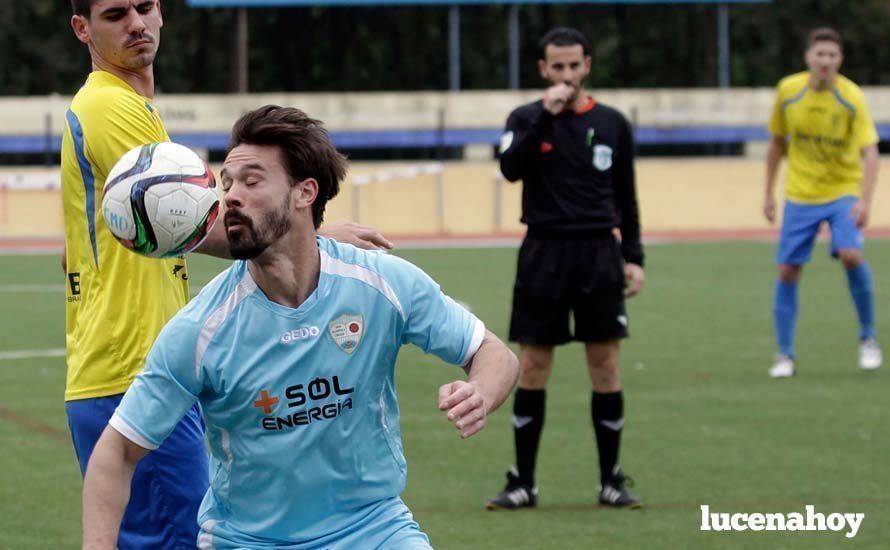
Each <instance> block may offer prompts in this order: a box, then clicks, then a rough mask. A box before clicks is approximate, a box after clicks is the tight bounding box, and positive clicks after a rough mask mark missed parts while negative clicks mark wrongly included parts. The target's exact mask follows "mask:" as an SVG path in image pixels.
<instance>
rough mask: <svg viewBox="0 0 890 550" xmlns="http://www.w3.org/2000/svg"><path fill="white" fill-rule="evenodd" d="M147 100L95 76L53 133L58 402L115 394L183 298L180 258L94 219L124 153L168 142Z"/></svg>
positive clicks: (100, 74) (183, 272) (121, 83)
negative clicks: (62, 327) (62, 348)
mask: <svg viewBox="0 0 890 550" xmlns="http://www.w3.org/2000/svg"><path fill="white" fill-rule="evenodd" d="M169 139H170V138H169V136H168V135H167V131H166V130H165V129H164V124H163V122H162V121H161V118H160V115H159V114H158V112H157V110H156V109H155V107H154V105H153V104H152V101H151V100H150V99H148V98H146V97H142V96H140V95H139V94H138V93H136V91H135V90H134V89H133V88H132V87H130V86H129V85H128V84H127V83H126V82H124V81H123V80H121V79H119V78H117V77H116V76H114V75H112V74H110V73H107V72H103V71H96V72H93V73H91V74H90V76H89V78H87V81H86V84H84V86H83V87H82V88H81V89H80V91H79V92H78V93H77V95H75V96H74V99H73V101H72V102H71V108H70V109H69V110H68V112H67V113H66V126H65V132H64V134H63V136H62V202H63V208H64V213H65V245H66V254H67V262H68V274H67V277H68V280H67V283H68V284H67V285H66V287H67V291H66V295H67V296H66V297H67V309H66V338H65V340H66V347H67V364H68V375H67V380H66V386H65V399H66V400H68V401H71V400H76V399H87V398H91V397H102V396H107V395H115V394H119V393H124V392H125V391H126V390H127V388H128V387H129V386H130V383H131V382H132V381H133V377H135V376H136V374H137V373H138V372H139V371H140V370H141V369H142V366H143V362H144V360H145V356H146V355H147V354H148V351H149V349H150V348H151V345H152V344H153V343H154V340H155V337H156V336H157V335H158V333H159V332H160V331H161V328H162V327H163V326H164V325H165V324H166V323H167V321H168V320H169V319H170V318H171V317H173V315H174V314H175V313H176V312H177V311H178V310H179V309H180V308H181V307H182V306H183V305H185V303H186V301H187V300H188V282H187V279H188V277H187V275H186V269H185V268H186V265H185V260H184V259H183V258H173V259H165V260H157V259H152V258H146V257H143V256H139V255H137V254H135V253H134V252H131V251H129V250H127V249H126V248H124V247H123V246H122V245H121V244H120V243H118V242H117V241H116V240H115V238H114V236H113V235H112V234H111V232H110V231H109V230H108V228H107V227H106V226H105V220H104V219H103V217H102V212H101V204H102V189H103V188H104V186H105V178H106V177H107V175H108V172H109V171H110V170H111V168H112V167H113V166H114V164H115V162H117V160H118V159H119V158H120V157H121V156H123V154H124V153H126V152H127V151H129V150H130V149H132V148H134V147H136V146H138V145H142V144H145V143H149V142H155V141H169Z"/></svg>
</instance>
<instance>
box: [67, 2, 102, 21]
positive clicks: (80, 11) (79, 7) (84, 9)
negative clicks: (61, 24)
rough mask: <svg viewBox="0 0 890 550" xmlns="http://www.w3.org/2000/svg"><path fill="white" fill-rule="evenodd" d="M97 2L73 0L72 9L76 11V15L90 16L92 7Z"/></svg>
mask: <svg viewBox="0 0 890 550" xmlns="http://www.w3.org/2000/svg"><path fill="white" fill-rule="evenodd" d="M95 3H96V0H71V11H73V12H74V15H82V16H84V17H86V18H89V17H90V9H92V7H93V4H95Z"/></svg>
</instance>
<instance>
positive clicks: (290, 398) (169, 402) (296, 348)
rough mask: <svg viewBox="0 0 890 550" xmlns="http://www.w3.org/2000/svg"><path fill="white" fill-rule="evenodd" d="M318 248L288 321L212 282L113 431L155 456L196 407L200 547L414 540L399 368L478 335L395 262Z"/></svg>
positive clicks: (158, 351) (182, 317) (459, 361)
mask: <svg viewBox="0 0 890 550" xmlns="http://www.w3.org/2000/svg"><path fill="white" fill-rule="evenodd" d="M318 245H319V251H320V258H321V273H320V274H319V279H318V287H317V288H316V290H315V291H314V292H313V293H312V294H311V295H310V296H309V298H308V299H307V300H306V301H305V302H304V303H303V304H302V305H301V306H300V307H299V308H297V309H292V308H288V307H285V306H282V305H279V304H277V303H274V302H272V301H270V300H269V299H268V298H267V297H266V296H265V294H264V293H263V292H262V290H260V289H259V288H258V287H257V285H256V283H255V282H254V280H253V278H252V277H251V276H250V273H249V272H248V269H247V264H246V263H245V262H243V261H239V262H235V263H234V265H232V267H230V268H229V269H227V270H226V271H224V272H223V273H221V274H220V275H219V276H218V277H217V278H216V279H214V280H213V281H212V282H211V283H210V284H209V285H207V286H206V287H205V288H204V289H203V290H202V291H201V293H200V294H199V295H198V296H197V297H196V298H195V299H193V300H192V301H191V302H190V303H189V304H188V305H187V306H186V307H185V308H184V309H183V310H182V311H180V312H179V313H178V314H177V315H176V316H175V317H174V318H173V319H172V320H171V321H170V322H169V323H168V324H167V326H166V327H165V328H164V330H163V331H162V332H161V334H160V336H159V337H158V339H157V341H156V342H155V345H154V347H153V348H152V350H151V353H150V354H149V356H148V359H147V360H146V367H145V370H144V371H143V372H142V373H140V374H139V375H138V376H137V377H136V380H135V381H134V383H133V385H132V387H131V388H130V389H129V391H127V394H126V396H125V397H124V399H123V401H122V402H121V404H120V406H119V407H118V409H117V411H116V412H115V414H114V416H113V417H112V419H111V421H110V424H111V425H112V426H113V427H114V428H115V429H117V431H119V432H121V433H122V434H123V435H124V436H126V437H127V438H128V439H130V440H131V441H133V442H134V443H136V444H138V445H140V446H142V447H145V448H148V449H154V448H156V447H158V446H159V445H160V444H161V442H163V441H164V438H166V437H167V436H168V434H170V432H171V431H172V430H173V428H174V427H175V426H176V423H177V422H178V421H179V419H180V418H181V417H182V416H183V415H184V414H185V413H186V411H188V409H189V408H190V407H191V406H192V405H194V403H195V402H198V401H199V402H200V403H201V407H202V410H203V414H204V419H205V422H206V424H207V437H208V440H209V443H210V449H211V454H212V465H211V487H210V490H209V491H208V492H207V494H206V495H205V497H204V501H203V503H202V505H201V510H200V513H199V517H198V522H199V523H200V525H201V535H200V537H199V543H200V545H202V547H207V548H231V547H239V546H240V547H246V548H265V547H276V548H279V547H280V548H300V549H302V548H340V547H343V548H346V547H351V548H356V547H361V548H373V547H378V546H387V545H389V544H390V543H392V542H393V541H395V540H400V537H403V536H404V535H405V532H406V531H404V530H403V528H405V526H406V525H408V526H409V527H410V525H413V527H414V529H415V530H416V524H414V523H413V520H412V519H411V515H410V512H408V510H407V508H406V507H405V505H404V504H403V503H402V501H401V499H400V498H399V495H400V494H401V493H402V491H403V490H404V488H405V480H406V473H407V470H406V463H405V457H404V454H403V451H402V441H401V435H400V430H399V408H398V403H397V402H396V393H395V386H394V380H393V367H394V365H395V362H396V356H397V354H398V351H399V348H400V347H401V346H402V344H406V343H412V344H414V345H416V346H418V347H420V348H422V349H423V350H424V351H425V352H428V353H433V354H435V355H436V356H438V357H440V358H441V359H443V360H444V361H447V362H449V363H453V364H456V365H464V364H466V363H467V362H468V361H469V360H470V359H471V358H472V356H473V355H474V354H475V353H476V350H477V349H478V348H479V345H480V344H481V342H482V338H483V335H484V333H485V327H484V325H483V324H482V322H481V321H480V320H479V319H477V318H476V317H475V316H474V315H473V314H471V313H469V312H468V311H467V310H466V309H464V308H463V307H461V306H460V305H458V304H457V303H456V302H454V301H453V300H452V299H450V298H448V297H447V296H445V295H444V294H443V293H442V292H441V290H440V289H439V286H438V285H437V284H436V283H435V282H434V281H433V280H432V279H431V278H430V277H429V276H428V275H426V274H425V273H424V272H423V271H421V270H420V269H419V268H417V267H415V266H414V265H412V264H410V263H408V262H406V261H404V260H402V259H400V258H397V257H394V256H390V255H387V254H382V253H378V252H368V251H364V250H359V249H356V248H355V247H352V246H349V245H344V244H340V243H337V242H335V241H332V240H329V239H324V238H319V239H318ZM409 524H410V525H409ZM400 530H401V531H400ZM408 532H410V529H408ZM418 534H420V533H419V532H418ZM420 535H421V536H422V534H420ZM424 538H425V537H424Z"/></svg>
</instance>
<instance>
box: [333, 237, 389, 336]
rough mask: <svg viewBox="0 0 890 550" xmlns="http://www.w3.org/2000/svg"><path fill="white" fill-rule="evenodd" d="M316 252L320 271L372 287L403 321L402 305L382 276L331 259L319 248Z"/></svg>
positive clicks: (360, 267) (358, 266)
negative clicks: (319, 259)
mask: <svg viewBox="0 0 890 550" xmlns="http://www.w3.org/2000/svg"><path fill="white" fill-rule="evenodd" d="M318 252H319V256H320V257H321V270H322V271H323V272H324V273H329V274H331V275H339V276H341V277H348V278H350V279H357V280H359V281H362V282H363V283H365V284H368V285H370V286H372V287H374V288H375V289H377V291H378V292H380V293H381V294H383V296H384V297H386V299H387V300H389V301H390V303H392V305H393V307H395V308H396V310H398V312H399V315H400V316H401V317H402V320H403V321H404V320H405V310H403V309H402V304H401V302H399V298H398V296H396V293H395V291H394V290H393V289H392V287H391V286H389V283H388V282H386V279H384V278H383V276H382V275H380V274H379V273H377V272H375V271H371V270H370V269H368V268H367V267H362V266H360V265H356V264H350V263H346V262H344V261H342V260H338V259H336V258H332V257H331V256H330V255H329V254H328V253H327V252H325V251H324V250H322V249H321V248H319V249H318Z"/></svg>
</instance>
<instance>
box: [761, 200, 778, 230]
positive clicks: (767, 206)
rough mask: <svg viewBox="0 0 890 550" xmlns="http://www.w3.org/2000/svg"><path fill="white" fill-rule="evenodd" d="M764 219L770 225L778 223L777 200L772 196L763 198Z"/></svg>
mask: <svg viewBox="0 0 890 550" xmlns="http://www.w3.org/2000/svg"><path fill="white" fill-rule="evenodd" d="M763 217H764V218H766V221H768V222H769V223H775V221H776V199H774V198H773V196H772V195H767V196H765V197H764V198H763Z"/></svg>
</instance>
